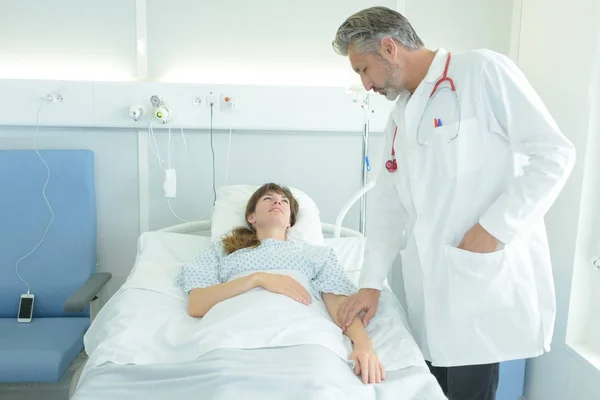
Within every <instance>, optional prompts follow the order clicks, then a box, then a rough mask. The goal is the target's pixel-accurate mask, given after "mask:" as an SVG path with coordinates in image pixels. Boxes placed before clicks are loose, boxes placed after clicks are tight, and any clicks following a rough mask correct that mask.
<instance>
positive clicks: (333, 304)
mask: <svg viewBox="0 0 600 400" xmlns="http://www.w3.org/2000/svg"><path fill="white" fill-rule="evenodd" d="M322 297H323V301H324V302H325V306H326V307H327V311H329V315H330V316H331V318H332V319H333V321H334V322H335V323H336V324H337V325H338V326H339V325H340V324H339V321H336V316H337V315H338V311H339V310H340V308H341V305H342V304H343V303H344V301H346V300H347V299H348V298H347V297H346V296H341V295H336V294H333V293H323V294H322ZM378 298H379V297H378ZM344 334H345V335H346V336H348V337H349V338H350V340H352V343H353V344H354V350H353V351H352V354H350V358H351V359H352V360H354V373H355V374H356V375H359V376H362V381H363V383H365V384H366V383H380V382H381V381H382V380H384V379H385V371H384V369H383V365H381V362H379V358H378V357H377V354H376V353H375V350H374V349H373V343H372V342H371V339H370V338H369V334H368V333H367V328H365V325H363V322H362V321H361V320H360V317H359V316H358V315H356V316H354V318H353V319H352V322H351V323H350V325H349V326H348V327H347V328H346V329H345V330H344Z"/></svg>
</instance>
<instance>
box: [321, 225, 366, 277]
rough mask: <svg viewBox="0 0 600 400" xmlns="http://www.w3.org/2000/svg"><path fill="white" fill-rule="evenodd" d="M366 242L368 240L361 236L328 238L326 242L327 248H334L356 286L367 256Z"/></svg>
mask: <svg viewBox="0 0 600 400" xmlns="http://www.w3.org/2000/svg"><path fill="white" fill-rule="evenodd" d="M365 241H366V238H364V237H360V236H357V237H342V238H327V239H325V241H324V245H325V246H327V247H332V248H333V251H334V252H335V254H336V256H337V258H338V260H339V262H340V264H341V265H342V266H343V267H344V269H345V270H346V274H347V275H348V277H349V278H350V280H351V281H352V282H353V283H354V284H355V285H356V286H358V281H359V279H360V271H361V268H362V263H363V258H364V255H365V243H366V242H365Z"/></svg>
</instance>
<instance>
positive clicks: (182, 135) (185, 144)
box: [179, 127, 188, 156]
mask: <svg viewBox="0 0 600 400" xmlns="http://www.w3.org/2000/svg"><path fill="white" fill-rule="evenodd" d="M179 129H181V138H182V139H183V146H184V147H185V155H186V156H187V152H188V147H187V140H185V133H183V128H181V127H180V128H179Z"/></svg>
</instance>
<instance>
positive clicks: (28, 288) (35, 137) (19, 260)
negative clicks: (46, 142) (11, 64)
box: [15, 101, 54, 294]
mask: <svg viewBox="0 0 600 400" xmlns="http://www.w3.org/2000/svg"><path fill="white" fill-rule="evenodd" d="M43 106H44V102H43V101H42V103H41V104H40V107H39V108H38V111H37V115H36V122H35V134H34V136H33V149H34V150H35V152H36V154H37V155H38V157H39V158H40V160H42V162H43V163H44V166H45V167H46V182H45V183H44V188H43V189H42V196H43V197H44V200H46V205H47V206H48V209H49V210H50V214H51V215H52V217H51V218H50V222H49V223H48V226H46V230H45V231H44V234H43V235H42V239H41V240H40V241H39V243H38V244H37V245H36V246H35V247H34V248H33V250H31V251H30V252H29V253H27V254H25V255H24V256H23V257H21V258H19V259H18V260H17V262H16V264H15V272H16V273H17V276H18V277H19V279H20V280H21V282H23V283H24V284H25V286H27V294H30V287H29V284H28V283H27V282H25V280H24V279H23V277H22V276H21V274H19V263H20V262H21V261H23V260H24V259H26V258H27V257H29V256H30V255H32V254H33V253H34V252H35V251H36V250H37V249H38V247H40V246H41V244H42V243H43V242H44V240H45V239H46V235H47V234H48V230H49V229H50V226H51V225H52V223H53V222H54V210H52V206H51V205H50V202H49V201H48V197H46V186H48V182H49V181H50V167H48V164H47V163H46V161H45V160H44V158H43V157H42V155H41V154H40V152H39V151H38V150H37V134H38V130H39V126H40V111H42V107H43Z"/></svg>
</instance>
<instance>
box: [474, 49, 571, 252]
mask: <svg viewBox="0 0 600 400" xmlns="http://www.w3.org/2000/svg"><path fill="white" fill-rule="evenodd" d="M481 96H482V98H481V101H482V104H484V105H486V108H487V120H488V121H489V124H490V126H489V128H490V130H491V131H493V132H495V133H498V134H499V135H501V136H503V137H504V138H505V139H506V140H508V142H509V143H510V146H511V148H512V150H513V151H514V152H515V153H520V154H523V155H524V156H526V157H527V158H528V161H529V164H528V165H526V166H524V167H523V174H522V175H519V176H515V177H514V178H512V180H511V181H510V182H509V183H508V185H507V188H506V190H505V191H504V192H503V193H501V194H500V196H499V197H498V198H497V199H496V200H495V201H494V203H493V204H492V205H491V206H490V207H489V208H488V209H487V210H486V211H485V212H484V214H483V215H482V216H481V218H480V221H479V224H480V226H481V227H483V228H484V229H485V230H486V231H487V232H488V233H489V234H491V235H492V236H494V237H495V238H496V239H498V240H499V241H500V242H501V243H504V244H507V243H510V242H511V241H512V240H513V239H515V238H516V237H518V236H519V235H521V234H523V233H525V231H526V230H527V229H528V228H529V227H531V226H532V225H533V224H532V223H533V222H534V221H537V220H540V219H542V218H543V216H544V215H545V213H546V212H547V211H548V209H549V208H550V207H551V205H552V204H553V202H554V201H555V200H556V198H557V197H558V195H559V193H560V191H561V190H562V188H563V187H564V185H565V183H566V181H567V178H568V177H569V175H570V173H571V171H572V169H573V166H574V163H575V148H574V146H573V145H572V144H571V142H570V141H569V140H568V139H567V138H566V137H565V136H564V135H563V134H562V133H561V131H560V129H559V127H558V126H557V124H556V123H555V121H554V120H553V119H552V117H551V115H550V113H549V112H548V110H547V109H546V107H545V105H544V104H543V102H542V100H541V99H540V98H539V96H538V95H537V93H536V92H535V91H534V89H533V88H532V86H531V85H530V84H529V82H528V81H527V79H526V78H525V76H524V74H523V73H522V72H521V71H520V70H519V69H518V68H517V66H516V65H514V63H513V62H512V61H511V60H510V59H509V58H508V57H505V56H501V55H494V56H492V57H491V58H490V59H489V60H488V61H487V63H486V64H485V66H484V68H483V85H482V86H481Z"/></svg>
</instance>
